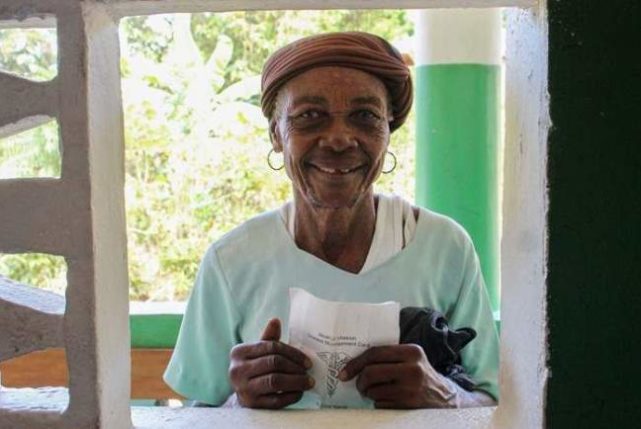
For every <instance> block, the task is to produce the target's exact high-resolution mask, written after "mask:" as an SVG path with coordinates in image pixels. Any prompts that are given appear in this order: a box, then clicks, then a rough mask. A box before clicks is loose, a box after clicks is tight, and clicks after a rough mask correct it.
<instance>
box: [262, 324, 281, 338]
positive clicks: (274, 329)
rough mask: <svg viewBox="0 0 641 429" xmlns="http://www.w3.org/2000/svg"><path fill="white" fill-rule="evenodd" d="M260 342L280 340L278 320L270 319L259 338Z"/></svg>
mask: <svg viewBox="0 0 641 429" xmlns="http://www.w3.org/2000/svg"><path fill="white" fill-rule="evenodd" d="M260 339H261V340H262V341H279V340H280V319H270V320H269V322H267V326H265V330H263V334H262V335H261V336H260Z"/></svg>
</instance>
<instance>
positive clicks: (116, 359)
mask: <svg viewBox="0 0 641 429" xmlns="http://www.w3.org/2000/svg"><path fill="white" fill-rule="evenodd" d="M41 16H53V17H54V18H55V21H56V25H57V33H58V61H59V64H58V76H57V77H56V78H54V79H53V80H51V81H48V82H32V81H30V80H27V79H23V78H20V77H16V76H13V75H10V74H6V73H0V135H4V136H6V135H11V134H12V133H15V132H17V131H19V130H23V129H25V128H27V127H28V126H30V125H31V124H34V125H35V124H37V123H39V121H41V118H42V117H43V116H45V117H51V118H55V119H56V120H57V121H58V124H59V129H60V141H61V153H62V174H61V178H60V179H11V180H0V252H4V253H21V252H39V253H49V254H55V255H62V256H64V257H65V260H66V262H67V272H68V279H67V280H68V281H67V283H68V288H67V291H66V299H65V298H63V297H60V296H56V295H52V294H50V293H46V292H42V291H40V290H37V289H34V288H30V287H27V286H24V285H18V284H15V283H12V282H10V281H8V280H4V279H3V280H2V281H0V361H2V360H6V359H9V358H12V357H16V356H19V355H21V354H25V353H29V352H32V351H36V350H41V349H43V348H47V347H52V346H64V348H65V351H66V355H67V359H68V366H69V390H68V406H66V405H67V401H66V398H67V392H66V391H65V390H60V389H41V390H34V389H25V390H20V391H16V390H10V389H0V427H11V428H16V429H17V428H37V427H47V428H51V427H57V428H94V427H95V428H97V427H109V428H112V427H113V428H116V427H117V428H123V427H130V426H131V418H130V409H129V377H130V368H129V366H130V363H129V330H128V326H127V323H128V317H127V314H128V310H127V285H128V280H127V269H126V250H125V249H126V233H125V214H124V195H123V192H124V191H123V188H124V155H123V132H122V107H121V100H120V77H119V66H118V61H119V52H118V36H117V23H116V22H115V20H114V18H112V17H111V16H110V15H109V13H107V11H106V9H105V7H104V6H103V4H102V3H101V2H93V1H87V2H82V1H78V0H50V1H43V0H39V1H35V0H30V1H24V0H0V21H10V22H16V23H19V22H20V21H22V20H25V19H32V18H34V17H41Z"/></svg>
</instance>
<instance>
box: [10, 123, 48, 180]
mask: <svg viewBox="0 0 641 429" xmlns="http://www.w3.org/2000/svg"><path fill="white" fill-rule="evenodd" d="M18 177H60V149H59V139H58V124H57V122H56V121H55V120H52V121H49V122H47V123H45V124H43V125H41V126H39V127H36V128H32V129H30V130H27V131H24V132H22V133H19V134H15V135H13V136H10V137H6V138H3V139H0V179H11V178H18Z"/></svg>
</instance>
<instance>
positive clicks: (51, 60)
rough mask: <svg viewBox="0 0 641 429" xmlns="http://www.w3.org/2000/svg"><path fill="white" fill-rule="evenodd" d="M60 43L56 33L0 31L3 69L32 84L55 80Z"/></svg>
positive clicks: (46, 29)
mask: <svg viewBox="0 0 641 429" xmlns="http://www.w3.org/2000/svg"><path fill="white" fill-rule="evenodd" d="M56 43H57V42H56V30H55V29H50V28H45V29H43V28H37V29H4V30H3V29H0V69H1V70H4V71H8V72H10V73H13V74H16V75H18V76H21V77H24V78H28V79H32V80H38V81H46V80H50V79H53V78H54V77H55V76H56V73H57V70H58V63H57V61H58V59H57V58H58V50H57V49H56Z"/></svg>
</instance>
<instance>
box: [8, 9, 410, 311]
mask: <svg viewBox="0 0 641 429" xmlns="http://www.w3.org/2000/svg"><path fill="white" fill-rule="evenodd" d="M343 30H361V31H369V32H372V33H375V34H378V35H381V36H383V37H385V38H386V39H388V40H390V41H392V43H394V44H395V45H396V46H397V47H398V48H399V50H401V52H404V53H408V54H410V55H411V54H412V52H411V38H412V35H413V24H412V21H411V19H410V16H409V12H407V11H396V10H394V11H391V10H378V11H341V10H337V11H267V12H232V13H217V14H214V13H203V14H176V15H155V16H148V17H131V18H127V19H123V20H122V21H121V25H120V39H121V74H122V96H123V110H124V119H125V142H126V189H125V194H126V206H127V229H128V231H127V232H128V254H129V279H130V299H131V300H139V301H148V300H151V301H172V300H178V301H179V300H184V299H185V298H186V297H187V296H188V294H189V290H190V288H191V285H192V282H193V280H194V277H195V275H196V271H197V269H198V264H199V262H200V258H201V257H202V255H203V254H204V252H205V250H206V249H207V246H208V245H209V244H210V243H211V242H212V241H214V240H216V239H217V238H219V237H220V236H221V235H223V234H224V233H226V232H227V231H229V230H230V229H232V228H233V227H235V226H237V225H239V224H240V223H242V222H243V221H245V220H247V219H249V218H250V217H252V216H254V215H256V214H258V213H260V212H262V211H265V210H270V209H274V208H277V207H279V206H280V205H281V204H282V203H284V202H285V201H286V200H288V199H290V198H291V189H290V182H289V180H288V179H287V177H286V174H285V172H284V170H281V171H278V172H276V171H272V170H270V169H269V167H268V166H267V163H266V156H267V153H268V151H269V148H270V144H269V137H268V134H267V127H266V125H267V123H266V120H265V118H264V117H263V116H262V113H261V111H260V107H259V99H260V72H261V68H262V65H263V63H264V61H265V60H266V59H267V57H268V56H269V54H270V53H271V52H273V51H274V50H276V49H277V48H278V47H280V46H282V45H284V44H287V43H289V42H291V41H293V40H295V39H298V38H300V37H303V36H307V35H310V34H315V33H319V32H327V31H343ZM55 46H56V41H55V30H53V29H37V30H36V29H33V30H0V68H1V69H3V70H5V71H9V72H11V73H15V74H18V75H21V76H24V77H28V78H30V79H34V80H48V79H51V78H53V77H54V76H55V73H56V61H57V57H56V48H55ZM0 137H2V136H0ZM391 150H392V151H393V152H394V153H395V154H396V157H397V158H398V166H397V168H396V170H395V171H394V172H393V173H392V174H389V175H383V176H382V177H381V179H380V180H379V182H378V183H377V190H378V191H380V192H394V193H398V194H401V195H404V196H405V197H406V198H408V199H410V200H413V197H414V118H413V116H411V117H410V119H409V121H408V123H407V124H406V125H405V126H404V127H403V128H401V129H400V130H398V131H397V132H396V133H394V135H393V136H392V143H391ZM59 152H60V151H59V147H58V127H57V124H56V121H55V120H53V121H50V122H48V123H46V124H44V125H42V126H40V127H37V128H34V129H32V130H29V131H26V132H23V133H21V134H18V135H14V136H10V137H6V138H0V179H2V178H15V177H59V176H60V153H59ZM0 274H2V275H5V276H8V277H11V278H13V279H15V280H18V281H21V282H23V283H27V284H32V285H35V286H39V287H44V288H47V289H50V290H54V291H57V292H59V293H63V292H64V287H65V284H66V281H65V277H66V266H65V263H64V258H61V257H56V256H52V255H41V254H29V255H0Z"/></svg>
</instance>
